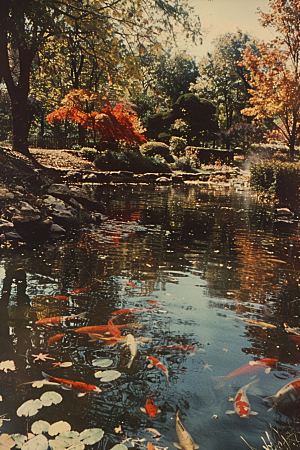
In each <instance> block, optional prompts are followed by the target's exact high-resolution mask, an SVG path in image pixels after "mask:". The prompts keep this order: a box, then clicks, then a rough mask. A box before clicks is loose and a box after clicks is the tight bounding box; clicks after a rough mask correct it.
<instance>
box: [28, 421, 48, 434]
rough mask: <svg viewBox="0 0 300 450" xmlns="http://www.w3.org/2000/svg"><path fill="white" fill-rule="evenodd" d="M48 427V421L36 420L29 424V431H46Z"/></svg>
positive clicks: (34, 432)
mask: <svg viewBox="0 0 300 450" xmlns="http://www.w3.org/2000/svg"><path fill="white" fill-rule="evenodd" d="M49 427H50V423H49V422H46V421H45V420H37V421H36V422H34V423H33V424H32V425H31V431H32V433H33V434H41V433H47V432H48V430H49Z"/></svg>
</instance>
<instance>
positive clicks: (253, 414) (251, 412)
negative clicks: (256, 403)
mask: <svg viewBox="0 0 300 450" xmlns="http://www.w3.org/2000/svg"><path fill="white" fill-rule="evenodd" d="M249 414H250V415H251V416H257V414H258V412H256V411H250V413H249Z"/></svg>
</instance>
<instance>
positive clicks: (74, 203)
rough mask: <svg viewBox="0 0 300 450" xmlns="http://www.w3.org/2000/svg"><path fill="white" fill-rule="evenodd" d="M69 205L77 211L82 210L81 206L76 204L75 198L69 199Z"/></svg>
mask: <svg viewBox="0 0 300 450" xmlns="http://www.w3.org/2000/svg"><path fill="white" fill-rule="evenodd" d="M69 204H70V205H71V206H73V208H77V209H82V208H83V206H82V205H81V204H80V203H78V202H77V201H76V200H75V198H70V200H69Z"/></svg>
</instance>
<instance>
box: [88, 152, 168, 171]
mask: <svg viewBox="0 0 300 450" xmlns="http://www.w3.org/2000/svg"><path fill="white" fill-rule="evenodd" d="M94 162H95V165H96V166H97V167H98V169H100V170H107V171H111V170H116V171H118V170H127V171H130V172H134V173H148V172H149V173H167V172H171V169H170V168H169V166H168V165H167V164H165V163H163V162H161V161H157V160H155V159H154V158H147V157H146V156H143V155H141V153H139V152H127V153H126V152H121V153H113V152H110V151H106V152H104V153H101V154H99V155H98V156H97V157H96V159H95V161H94Z"/></svg>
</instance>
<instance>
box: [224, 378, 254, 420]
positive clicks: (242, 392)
mask: <svg viewBox="0 0 300 450" xmlns="http://www.w3.org/2000/svg"><path fill="white" fill-rule="evenodd" d="M257 381H258V380H254V381H252V382H251V383H249V384H246V385H245V386H243V387H241V389H239V390H238V392H237V394H236V396H235V399H234V410H233V411H226V414H238V415H239V416H240V417H241V418H243V419H244V418H247V417H249V415H253V416H256V415H257V414H258V413H257V412H254V411H251V408H250V403H249V400H248V397H247V394H246V391H247V389H248V388H249V387H250V386H251V385H252V384H254V383H256V382H257Z"/></svg>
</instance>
